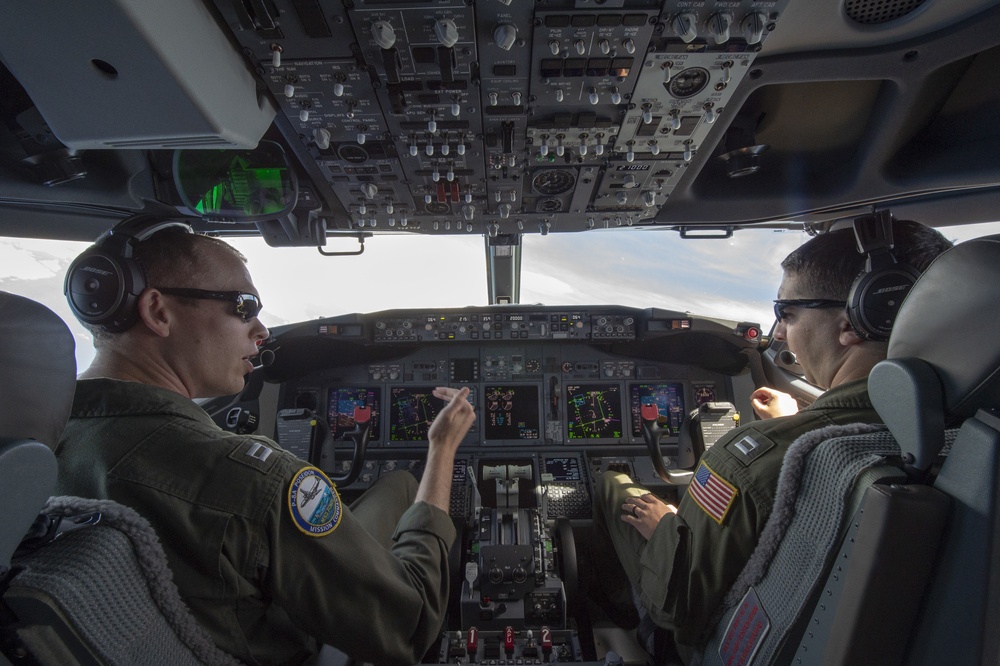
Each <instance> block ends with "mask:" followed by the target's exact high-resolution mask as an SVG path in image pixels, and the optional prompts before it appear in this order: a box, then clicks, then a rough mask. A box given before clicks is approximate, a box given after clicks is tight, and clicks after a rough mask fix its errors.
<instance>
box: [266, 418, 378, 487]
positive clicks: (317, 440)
mask: <svg viewBox="0 0 1000 666" xmlns="http://www.w3.org/2000/svg"><path fill="white" fill-rule="evenodd" d="M299 422H302V423H303V426H295V427H298V428H300V429H301V428H302V427H308V428H309V435H308V438H309V442H310V443H309V448H310V449H312V454H311V455H308V458H309V459H314V458H320V459H324V460H325V459H326V458H327V457H329V459H330V464H329V465H324V470H323V471H324V472H325V471H326V469H328V468H329V467H330V466H332V464H333V463H332V461H333V457H334V442H333V435H332V434H331V433H330V426H329V425H328V424H327V422H326V420H325V419H323V418H321V417H320V416H319V415H318V414H316V412H314V411H313V410H311V409H305V408H295V409H282V410H281V411H279V412H278V432H279V436H280V439H281V440H282V441H284V436H281V435H280V433H281V432H282V427H283V426H284V427H292V426H291V424H295V423H299ZM371 425H372V410H371V407H358V406H355V407H354V429H352V430H349V431H347V432H345V433H344V436H343V438H342V439H343V440H344V441H350V442H351V443H353V444H354V448H353V450H352V451H351V458H350V467H348V468H347V469H346V470H344V472H342V473H341V474H337V475H334V474H328V476H329V477H330V480H331V481H333V482H334V483H337V484H339V485H341V486H349V485H351V484H352V483H354V482H355V481H356V480H357V478H358V476H359V475H360V474H361V467H362V466H363V464H364V462H365V453H366V452H367V450H368V440H369V438H370V437H371V432H372V428H371ZM300 455H301V456H302V457H303V458H306V457H307V455H306V452H301V453H300Z"/></svg>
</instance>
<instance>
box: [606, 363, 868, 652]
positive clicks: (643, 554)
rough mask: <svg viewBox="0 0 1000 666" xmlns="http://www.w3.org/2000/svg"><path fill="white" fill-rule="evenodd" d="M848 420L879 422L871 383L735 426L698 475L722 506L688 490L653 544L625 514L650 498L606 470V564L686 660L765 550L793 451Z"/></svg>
mask: <svg viewBox="0 0 1000 666" xmlns="http://www.w3.org/2000/svg"><path fill="white" fill-rule="evenodd" d="M849 423H881V419H880V418H879V416H878V414H877V413H876V412H875V410H874V408H873V407H872V404H871V401H870V400H869V398H868V380H867V379H860V380H856V381H852V382H848V383H846V384H843V385H841V386H838V387H836V388H833V389H830V390H829V391H827V392H826V393H824V394H823V395H822V396H820V398H819V399H817V400H816V401H815V402H814V403H813V404H812V405H810V406H809V407H807V408H805V409H803V410H801V411H800V412H798V413H797V414H794V415H792V416H786V417H782V418H775V419H768V420H763V421H754V422H751V423H747V424H745V425H743V426H741V427H739V428H736V429H734V430H733V431H731V432H730V433H728V434H727V435H726V436H724V437H723V438H721V439H720V440H719V441H718V442H717V443H716V444H715V446H713V447H712V448H710V449H708V451H706V452H705V455H704V456H702V459H701V461H699V465H698V466H697V467H696V468H695V470H696V472H698V471H701V475H702V477H703V478H705V479H708V478H709V477H712V482H713V483H714V484H715V487H716V491H717V493H716V495H715V499H716V500H717V501H716V503H714V504H713V503H711V502H709V501H706V500H705V493H700V494H699V493H698V492H697V490H695V491H694V494H693V491H692V487H691V486H688V489H687V491H686V492H684V495H683V497H682V499H681V502H680V505H679V506H678V510H677V514H676V515H672V514H668V515H666V516H664V517H663V519H662V520H660V522H659V524H658V525H657V526H656V530H655V531H654V532H653V536H652V538H651V539H650V540H649V541H648V542H647V541H646V540H645V539H643V538H642V535H640V534H639V532H638V531H637V530H636V529H635V528H633V527H632V526H631V525H629V524H628V523H625V522H623V521H622V520H621V518H620V515H621V505H622V503H623V502H624V501H625V499H626V498H627V497H629V496H639V495H643V494H645V493H647V492H649V491H647V490H646V489H645V488H642V487H641V486H639V485H638V484H636V483H634V482H633V481H631V480H630V479H629V477H628V476H626V475H624V474H618V473H614V472H605V474H604V475H603V476H602V478H601V479H599V480H598V484H597V492H596V495H595V499H594V525H595V531H596V533H597V552H598V554H599V555H598V557H601V558H603V559H604V560H605V561H604V562H603V565H604V566H608V567H614V566H616V565H615V564H614V562H611V561H610V560H611V559H612V556H611V554H612V553H616V554H617V556H618V561H619V562H620V563H621V566H622V567H623V568H624V570H625V574H626V575H627V576H628V579H629V581H631V583H632V585H633V586H634V587H635V588H636V589H637V590H638V593H639V597H640V600H641V603H642V605H643V607H644V608H645V609H646V610H647V611H648V612H649V614H650V617H651V619H652V620H653V621H654V622H656V624H657V625H659V626H661V627H664V628H666V629H669V630H671V632H672V633H673V636H674V642H675V645H676V646H677V650H678V653H679V654H680V656H681V657H682V658H683V659H684V661H685V663H688V662H689V661H690V656H691V654H692V652H693V651H694V650H695V649H696V648H697V647H699V646H701V645H703V644H704V643H705V641H706V640H707V638H708V636H707V635H703V634H704V632H706V631H708V630H711V629H712V627H708V626H706V625H707V623H708V622H709V621H710V620H711V619H712V617H713V615H714V613H715V612H716V611H717V609H718V606H719V604H720V603H721V602H722V599H723V597H724V596H725V594H726V592H728V591H729V588H730V587H731V586H732V584H733V582H734V581H735V580H736V578H737V576H739V574H740V572H741V571H742V570H743V566H744V565H745V564H746V561H747V560H748V559H749V558H750V555H751V553H752V552H753V550H754V548H755V546H756V545H757V538H758V536H759V535H760V533H761V531H762V530H763V529H764V525H765V523H766V522H767V519H768V516H770V515H771V508H772V506H773V504H774V494H775V491H776V490H777V486H778V475H779V473H780V472H781V465H782V462H783V460H784V457H785V452H786V451H787V450H788V447H789V446H790V445H791V444H792V442H794V441H795V440H796V438H798V437H799V436H800V435H802V434H803V433H806V432H809V431H811V430H815V429H817V428H822V427H825V426H828V425H835V424H836V425H846V424H849ZM747 438H749V439H747ZM702 463H704V464H705V465H707V471H704V470H702V468H701V464H702ZM694 483H695V480H692V486H693V485H694ZM696 496H697V497H699V498H700V499H701V503H699V501H697V500H696ZM703 505H704V506H705V507H707V508H703ZM608 541H610V544H609V543H608Z"/></svg>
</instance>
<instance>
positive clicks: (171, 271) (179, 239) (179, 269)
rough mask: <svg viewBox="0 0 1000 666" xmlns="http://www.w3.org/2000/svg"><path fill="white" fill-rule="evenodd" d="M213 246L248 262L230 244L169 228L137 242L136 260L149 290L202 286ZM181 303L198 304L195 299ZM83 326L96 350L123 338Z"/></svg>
mask: <svg viewBox="0 0 1000 666" xmlns="http://www.w3.org/2000/svg"><path fill="white" fill-rule="evenodd" d="M94 247H95V246H91V247H90V248H88V249H87V250H86V251H87V252H89V251H91V250H93V248H94ZM209 247H220V248H225V249H226V250H228V251H229V252H232V253H233V255H234V256H236V257H239V258H240V260H241V261H243V263H246V260H247V258H246V257H245V256H243V254H242V253H241V252H240V251H239V250H237V249H236V248H235V247H233V246H232V245H230V244H229V243H226V242H225V241H223V240H220V239H218V238H215V237H213V236H205V235H203V234H192V233H188V232H187V231H186V230H184V229H180V228H178V227H168V228H166V229H164V230H163V231H158V232H157V233H155V234H153V235H152V236H150V237H149V238H147V239H145V240H143V241H142V242H140V243H137V244H136V246H135V250H134V253H133V258H134V259H135V261H136V263H138V264H139V266H140V267H141V268H142V271H143V273H144V274H145V276H146V287H147V288H148V287H200V286H201V285H200V284H199V279H200V278H201V277H203V276H204V274H205V273H206V272H207V271H208V270H209V269H210V265H209V264H208V263H207V260H206V256H205V250H206V248H209ZM179 300H181V302H184V301H185V300H186V301H188V302H190V303H194V301H193V300H192V299H179ZM80 323H81V324H82V325H83V327H84V328H85V329H87V330H88V331H89V332H90V334H91V335H92V336H93V338H94V346H95V347H97V346H99V343H103V342H106V341H109V340H111V339H112V338H114V337H115V336H117V335H119V334H118V333H112V332H109V331H107V330H106V329H105V328H104V327H103V326H100V325H93V324H87V323H86V322H80Z"/></svg>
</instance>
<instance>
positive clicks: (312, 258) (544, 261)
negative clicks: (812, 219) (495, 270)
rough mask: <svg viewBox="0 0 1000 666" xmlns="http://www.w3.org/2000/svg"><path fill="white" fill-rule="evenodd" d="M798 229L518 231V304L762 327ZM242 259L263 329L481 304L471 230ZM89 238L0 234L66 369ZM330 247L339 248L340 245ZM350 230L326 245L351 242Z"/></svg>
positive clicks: (240, 244)
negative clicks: (657, 311)
mask: <svg viewBox="0 0 1000 666" xmlns="http://www.w3.org/2000/svg"><path fill="white" fill-rule="evenodd" d="M944 233H945V235H946V236H947V237H948V238H950V239H952V240H955V241H958V242H960V241H963V240H968V239H970V238H976V237H979V236H985V235H989V234H992V233H1000V222H996V223H988V224H976V225H963V226H957V227H949V228H947V229H945V230H944ZM807 238H808V236H807V235H806V234H805V233H802V232H794V231H782V232H775V231H773V230H765V229H744V230H741V231H738V232H737V233H735V234H734V235H733V237H732V238H728V239H724V240H722V239H719V240H714V239H713V240H684V239H681V238H680V237H679V236H678V235H677V234H676V233H673V232H669V231H639V230H624V229H622V230H609V231H607V232H591V233H587V234H549V235H547V236H540V235H537V234H525V236H523V237H522V243H523V249H522V266H521V290H520V296H521V298H520V301H521V303H538V304H544V305H574V304H580V305H583V304H587V305H606V304H613V305H625V306H631V307H640V308H662V309H666V310H679V311H689V312H693V313H695V314H699V315H703V316H708V317H720V318H725V319H732V320H738V321H749V322H756V323H759V324H761V327H762V328H763V330H764V331H768V330H770V329H771V326H772V324H773V320H774V314H773V303H772V300H773V299H774V298H775V293H776V290H777V288H778V283H779V282H780V281H781V269H780V266H779V264H780V262H781V259H782V258H783V257H784V256H785V255H787V254H788V253H789V252H790V251H791V250H792V249H793V248H795V247H797V246H798V245H800V244H802V243H803V242H805V241H806V240H807ZM226 240H227V241H228V242H230V243H231V244H232V245H234V246H235V247H236V248H237V249H239V250H240V252H242V253H243V254H244V255H245V256H246V257H247V259H248V261H249V268H250V273H251V275H252V276H253V279H254V283H255V284H256V285H257V287H258V289H259V290H260V293H261V296H262V298H263V300H264V302H266V303H267V309H266V310H264V311H263V312H262V313H261V321H262V322H263V323H264V325H266V326H268V327H274V326H280V325H282V324H288V323H293V322H301V321H307V320H310V319H316V318H319V317H330V316H334V315H339V314H345V313H351V312H375V311H378V310H387V309H396V308H413V309H419V308H452V307H463V306H468V305H486V304H487V302H488V293H487V286H486V269H485V265H486V251H485V244H484V241H483V237H482V236H480V235H469V236H410V235H399V236H378V237H376V238H372V239H368V240H367V242H366V249H365V252H364V253H363V254H361V255H357V256H349V257H323V256H321V255H320V254H319V253H318V252H316V250H315V248H274V247H270V246H268V245H267V244H266V243H265V242H264V241H263V240H262V239H260V238H227V239H226ZM88 245H89V243H85V242H74V241H57V240H37V239H22V238H0V289H3V290H5V291H10V292H13V293H16V294H20V295H23V296H27V297H29V298H32V299H34V300H37V301H39V302H41V303H44V304H45V305H47V306H48V307H49V308H51V309H52V310H53V311H54V312H55V313H56V314H58V315H59V316H61V317H62V318H63V319H64V320H65V321H66V322H67V324H68V325H69V327H70V330H71V331H73V333H74V335H75V336H76V341H77V367H78V368H79V369H80V370H82V369H85V368H86V367H88V366H89V365H90V362H91V360H92V359H93V356H94V353H93V346H92V343H91V338H90V334H89V333H88V332H87V331H86V330H85V329H84V328H83V327H82V326H80V325H79V323H78V322H77V321H76V320H75V319H74V318H73V316H72V314H71V313H70V310H69V307H68V305H67V304H66V299H65V298H64V296H63V293H62V283H63V278H64V276H65V273H66V268H67V267H68V266H69V263H70V262H71V261H72V259H73V258H74V257H76V255H77V254H79V253H80V252H81V251H83V249H84V248H86V247H87V246H88ZM341 245H342V246H343V247H341ZM356 248H357V244H356V242H355V241H354V240H353V239H343V240H340V241H336V240H334V241H331V243H330V244H329V245H328V247H327V249H328V250H341V249H343V250H355V249H356Z"/></svg>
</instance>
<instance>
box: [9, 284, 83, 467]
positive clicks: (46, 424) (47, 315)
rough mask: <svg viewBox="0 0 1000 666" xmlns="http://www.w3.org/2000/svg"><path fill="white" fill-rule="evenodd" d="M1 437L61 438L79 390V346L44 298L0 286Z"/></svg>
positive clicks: (47, 440) (53, 443) (45, 441)
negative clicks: (29, 297) (77, 360)
mask: <svg viewBox="0 0 1000 666" xmlns="http://www.w3.org/2000/svg"><path fill="white" fill-rule="evenodd" d="M0 340H3V344H0V393H2V394H3V400H2V401H0V437H5V438H12V439H34V440H38V441H39V442H42V443H43V444H45V445H46V446H48V447H49V448H53V449H54V448H55V446H56V444H57V443H58V442H59V437H60V435H61V434H62V431H63V428H65V427H66V421H67V419H69V413H70V408H71V407H72V406H73V393H74V392H75V391H76V355H75V350H76V345H75V343H74V341H73V334H72V333H70V330H69V328H68V327H67V326H66V323H65V322H63V320H62V319H60V318H59V316H58V315H56V314H55V313H54V312H52V311H51V310H49V309H48V308H47V307H45V306H44V305H42V304H41V303H36V302H35V301H32V300H31V299H28V298H24V297H23V296H16V295H14V294H9V293H7V292H3V291H0Z"/></svg>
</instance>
